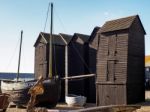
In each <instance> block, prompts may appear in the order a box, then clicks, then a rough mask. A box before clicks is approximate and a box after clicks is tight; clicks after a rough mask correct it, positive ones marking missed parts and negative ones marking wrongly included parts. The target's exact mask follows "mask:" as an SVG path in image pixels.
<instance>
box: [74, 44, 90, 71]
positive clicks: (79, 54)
mask: <svg viewBox="0 0 150 112" xmlns="http://www.w3.org/2000/svg"><path fill="white" fill-rule="evenodd" d="M72 45H73V47H74V49H75V50H76V52H77V54H78V56H79V57H80V59H81V61H82V62H83V64H84V65H85V67H86V68H87V69H88V71H89V72H90V73H91V70H90V69H89V67H88V65H87V63H86V62H85V60H84V58H83V57H82V56H81V53H80V52H79V50H78V49H77V48H76V46H75V45H74V43H72Z"/></svg>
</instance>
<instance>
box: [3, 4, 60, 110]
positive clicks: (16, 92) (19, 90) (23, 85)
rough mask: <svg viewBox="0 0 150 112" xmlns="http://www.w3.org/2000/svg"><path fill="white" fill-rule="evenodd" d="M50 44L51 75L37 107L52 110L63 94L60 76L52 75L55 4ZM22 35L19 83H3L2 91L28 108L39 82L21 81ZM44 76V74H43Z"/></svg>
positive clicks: (44, 83) (37, 100)
mask: <svg viewBox="0 0 150 112" xmlns="http://www.w3.org/2000/svg"><path fill="white" fill-rule="evenodd" d="M50 29H51V30H50V31H51V32H50V39H49V40H50V42H49V43H50V44H49V75H47V76H48V77H46V78H45V79H44V80H43V87H44V93H43V94H42V95H39V96H37V98H36V106H41V107H47V108H52V107H55V106H56V104H57V103H58V100H59V98H60V94H61V80H60V79H59V77H58V76H54V75H53V74H52V38H53V37H52V36H53V34H52V32H53V3H51V28H50ZM21 44H22V33H21V42H20V51H19V63H18V75H17V81H6V80H5V81H2V82H1V90H2V92H3V93H8V94H10V95H11V100H12V102H14V103H15V104H16V105H18V106H26V105H27V103H28V101H29V98H30V95H29V94H28V91H29V89H30V88H31V87H32V86H33V85H34V84H35V83H36V81H37V80H30V81H19V67H20V57H21ZM41 75H42V74H41Z"/></svg>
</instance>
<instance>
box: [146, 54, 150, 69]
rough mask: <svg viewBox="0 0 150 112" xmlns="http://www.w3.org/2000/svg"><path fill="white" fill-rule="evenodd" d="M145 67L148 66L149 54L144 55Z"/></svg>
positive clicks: (149, 61) (149, 65) (149, 63)
mask: <svg viewBox="0 0 150 112" xmlns="http://www.w3.org/2000/svg"><path fill="white" fill-rule="evenodd" d="M145 67H150V55H149V56H145Z"/></svg>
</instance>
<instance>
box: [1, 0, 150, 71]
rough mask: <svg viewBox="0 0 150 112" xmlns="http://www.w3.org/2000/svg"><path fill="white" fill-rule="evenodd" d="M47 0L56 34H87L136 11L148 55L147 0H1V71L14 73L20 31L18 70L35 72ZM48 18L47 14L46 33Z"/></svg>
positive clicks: (149, 52) (149, 51) (16, 63)
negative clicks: (19, 63) (35, 49)
mask: <svg viewBox="0 0 150 112" xmlns="http://www.w3.org/2000/svg"><path fill="white" fill-rule="evenodd" d="M49 2H53V3H54V23H53V24H54V33H55V34H58V33H67V34H71V35H73V34H74V33H75V32H77V33H83V34H88V35H90V34H91V32H92V30H93V28H94V27H95V26H102V25H103V24H104V23H105V22H106V21H108V20H112V19H118V18H122V17H126V16H131V15H137V14H138V15H139V16H140V19H141V21H142V24H143V26H144V28H145V31H146V36H145V55H150V44H149V43H150V23H149V21H150V14H149V11H150V0H0V72H17V65H18V55H19V54H18V53H19V39H20V32H21V30H23V45H22V57H21V66H20V72H23V73H34V43H35V41H36V39H37V37H38V35H39V33H40V32H41V31H44V26H45V21H46V14H47V9H48V4H49ZM49 21H50V16H49V18H48V21H47V24H46V29H45V32H49V31H50V28H49V27H50V22H49Z"/></svg>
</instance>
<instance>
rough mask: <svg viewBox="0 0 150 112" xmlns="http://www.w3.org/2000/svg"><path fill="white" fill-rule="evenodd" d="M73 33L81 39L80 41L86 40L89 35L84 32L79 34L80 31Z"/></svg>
mask: <svg viewBox="0 0 150 112" xmlns="http://www.w3.org/2000/svg"><path fill="white" fill-rule="evenodd" d="M74 35H77V36H78V37H79V38H80V39H82V41H83V42H84V43H85V42H88V40H89V38H90V36H89V35H85V34H80V33H74Z"/></svg>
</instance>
